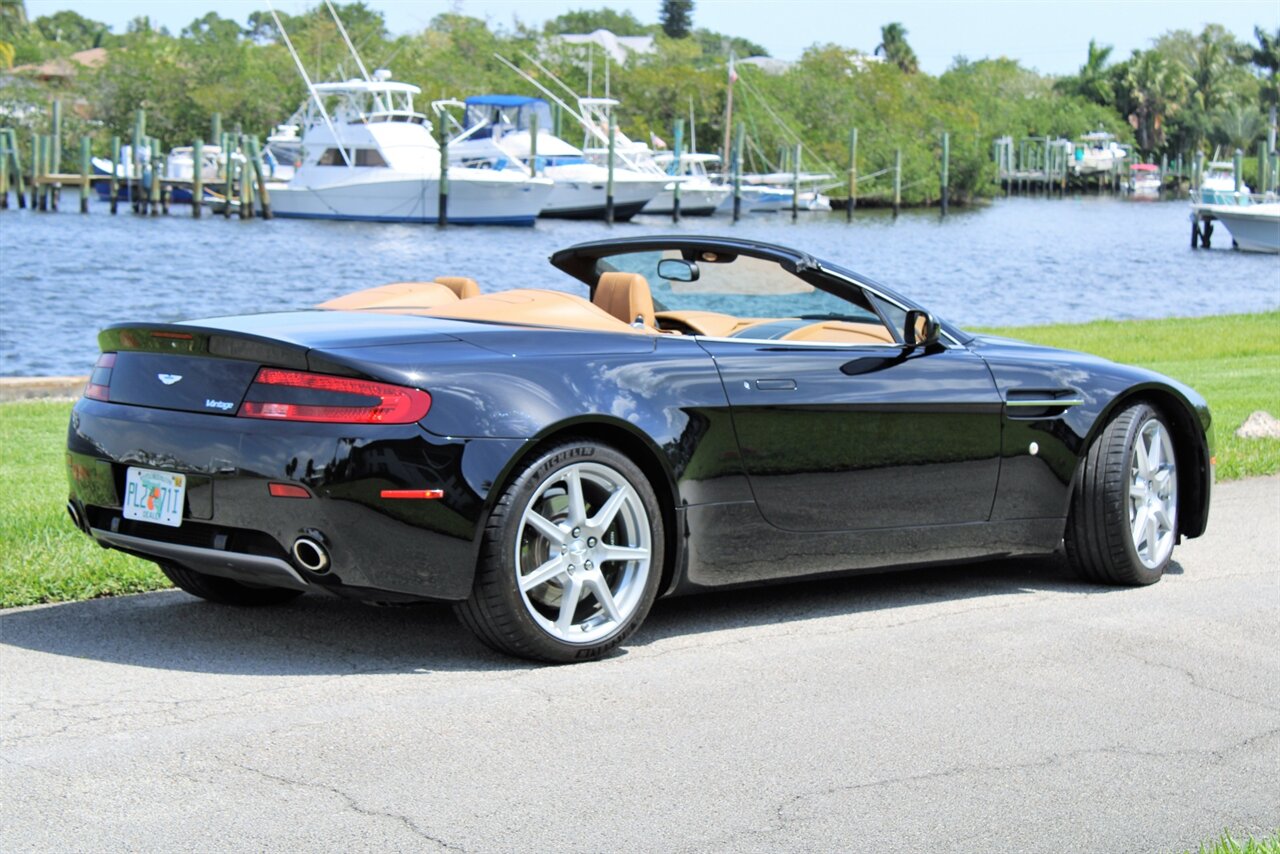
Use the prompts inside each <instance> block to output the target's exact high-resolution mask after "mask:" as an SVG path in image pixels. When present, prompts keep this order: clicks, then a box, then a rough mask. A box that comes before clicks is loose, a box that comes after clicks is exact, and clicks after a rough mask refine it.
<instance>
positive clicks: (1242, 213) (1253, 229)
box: [1193, 202, 1280, 253]
mask: <svg viewBox="0 0 1280 854" xmlns="http://www.w3.org/2000/svg"><path fill="white" fill-rule="evenodd" d="M1206 214H1208V215H1212V216H1213V218H1214V219H1217V220H1218V221H1220V222H1221V223H1222V224H1223V225H1225V226H1226V227H1227V231H1230V232H1231V238H1232V240H1234V241H1235V244H1236V248H1237V249H1240V250H1242V251H1244V252H1270V253H1280V202H1264V203H1262V204H1248V205H1241V204H1226V205H1204V204H1202V205H1196V207H1195V214H1193V215H1198V216H1201V217H1203V216H1204V215H1206Z"/></svg>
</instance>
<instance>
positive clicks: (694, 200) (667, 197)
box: [641, 184, 733, 216]
mask: <svg viewBox="0 0 1280 854" xmlns="http://www.w3.org/2000/svg"><path fill="white" fill-rule="evenodd" d="M732 192H733V188H732V187H727V186H725V185H723V184H706V185H704V186H699V187H691V186H689V185H688V184H683V185H682V186H681V187H680V213H682V214H684V215H685V216H711V215H712V214H713V213H715V212H716V208H718V207H720V205H721V203H723V202H724V200H725V199H726V198H728V197H729V195H730V194H731V193H732ZM675 196H676V194H675V185H674V184H668V185H667V186H666V187H665V188H664V189H663V190H662V192H661V193H658V195H656V196H654V197H653V199H652V200H651V201H650V202H649V203H648V204H647V205H645V206H644V208H643V209H642V210H641V213H646V214H669V213H671V212H672V211H673V210H674V209H675V205H676V203H675Z"/></svg>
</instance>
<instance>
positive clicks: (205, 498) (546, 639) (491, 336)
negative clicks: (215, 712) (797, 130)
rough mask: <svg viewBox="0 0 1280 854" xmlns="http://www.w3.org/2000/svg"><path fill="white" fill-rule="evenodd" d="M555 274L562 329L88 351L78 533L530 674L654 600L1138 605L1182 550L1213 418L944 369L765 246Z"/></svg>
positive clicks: (1024, 372) (666, 255)
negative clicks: (894, 593) (1045, 598)
mask: <svg viewBox="0 0 1280 854" xmlns="http://www.w3.org/2000/svg"><path fill="white" fill-rule="evenodd" d="M551 263H552V264H553V265H555V267H557V268H559V270H561V271H563V273H566V274H568V275H569V276H572V277H573V278H575V279H577V280H578V281H579V282H581V283H582V285H583V286H584V287H583V294H584V296H577V295H574V294H572V293H567V292H563V291H558V290H542V289H515V290H504V291H498V292H494V293H484V292H482V290H481V288H479V287H478V286H477V284H476V282H475V281H473V280H471V279H466V278H460V277H444V278H440V279H437V280H435V281H433V282H417V283H400V284H394V285H386V286H383V287H378V288H372V289H370V290H366V291H360V292H357V293H354V294H349V295H347V296H344V297H340V298H338V299H335V300H332V301H330V302H328V303H325V304H323V305H321V306H319V307H318V308H316V309H310V310H305V311H296V312H285V313H275V314H260V315H251V316H242V317H224V318H215V319H211V320H196V321H190V322H185V323H176V324H160V323H126V324H118V325H115V326H111V327H109V328H107V329H106V330H104V331H103V332H102V333H101V334H100V336H99V340H100V343H101V348H102V356H101V358H100V359H99V360H98V363H97V366H96V367H95V369H94V371H93V375H92V378H91V379H90V381H89V384H88V386H87V387H86V389H85V393H84V397H83V399H81V400H80V401H79V402H78V403H77V405H76V407H75V410H74V412H73V414H72V416H71V424H70V429H69V432H68V439H67V463H68V470H69V476H70V482H71V500H70V502H69V504H68V510H69V511H70V514H71V518H72V520H73V522H74V523H75V524H76V525H77V526H78V527H80V528H81V530H83V531H84V532H85V533H86V534H88V535H89V536H90V537H92V538H93V539H94V540H96V541H97V542H98V543H100V544H101V545H103V546H105V547H109V548H115V549H120V550H122V551H126V552H129V553H131V554H135V555H138V556H141V557H144V558H147V559H149V560H153V561H155V562H156V563H158V564H159V565H160V567H161V569H163V570H164V572H165V574H166V575H168V576H169V578H171V579H172V580H173V582H174V584H176V585H178V586H179V587H181V588H182V589H184V590H186V591H188V592H190V593H193V594H195V595H196V596H200V597H203V598H205V599H208V600H211V601H214V602H223V603H231V604H239V605H261V604H273V603H280V602H285V601H288V600H290V599H292V598H293V597H294V596H297V595H298V594H299V593H302V592H303V591H307V590H325V591H328V592H330V593H335V594H340V595H344V596H350V597H354V598H356V599H361V600H367V601H378V602H396V601H410V600H421V599H431V600H443V601H449V602H454V603H456V609H457V613H458V614H459V616H460V617H461V619H462V620H463V622H465V623H466V624H467V625H468V626H469V627H470V628H471V629H473V630H474V631H475V633H476V634H477V635H478V636H479V637H480V638H481V640H483V641H484V642H485V643H487V644H489V645H490V646H492V647H494V648H496V649H499V650H502V651H505V652H509V653H512V654H515V655H519V656H525V657H529V658H536V659H543V660H548V661H570V660H577V659H587V658H593V657H596V656H599V655H602V654H603V653H605V652H606V651H608V650H610V649H612V648H613V647H615V646H617V645H618V644H620V643H621V642H622V641H623V640H624V639H625V638H626V637H627V636H628V635H630V634H631V633H632V632H633V631H635V629H636V628H637V627H638V626H639V625H640V623H641V621H642V620H643V619H644V617H645V614H646V613H647V612H648V611H649V608H650V606H651V605H652V603H653V601H654V599H655V598H656V597H657V596H660V595H669V594H673V593H680V592H687V591H694V590H705V589H708V588H716V587H724V586H730V585H740V584H749V583H759V582H764V581H772V580H774V579H782V578H794V577H797V576H812V575H814V574H821V573H838V572H849V571H864V570H883V569H889V568H895V567H906V566H921V565H926V564H939V563H952V562H962V561H969V560H974V559H978V558H989V557H993V556H999V555H1015V554H1040V553H1049V552H1053V551H1055V550H1056V549H1057V548H1059V547H1060V546H1063V545H1064V544H1065V550H1066V554H1067V557H1068V559H1069V560H1070V562H1071V564H1072V565H1073V566H1074V567H1075V568H1076V569H1077V570H1079V572H1080V573H1082V574H1083V575H1084V576H1086V577H1087V578H1090V579H1093V580H1096V581H1099V582H1105V583H1113V584H1149V583H1151V582H1154V581H1156V580H1158V579H1159V578H1160V576H1161V574H1162V573H1163V572H1164V570H1165V567H1166V566H1167V565H1168V563H1169V560H1170V555H1171V553H1172V551H1173V547H1174V544H1175V543H1176V542H1177V541H1178V540H1179V538H1181V537H1184V536H1185V537H1196V536H1199V535H1200V534H1201V533H1203V532H1204V530H1205V525H1206V522H1207V520H1208V513H1209V493H1210V488H1211V486H1212V482H1213V469H1212V462H1213V458H1212V456H1211V455H1212V453H1213V433H1212V428H1211V421H1210V416H1209V410H1208V408H1207V406H1206V405H1205V402H1204V400H1202V399H1201V398H1200V396H1199V395H1197V394H1196V393H1195V392H1194V391H1192V390H1191V389H1189V388H1187V387H1186V386H1183V385H1180V384H1179V383H1177V382H1174V381H1173V380H1170V379H1168V378H1166V377H1163V376H1160V375H1158V374H1154V373H1152V372H1150V371H1145V370H1140V369H1137V368H1132V367H1126V366H1123V365H1118V364H1114V363H1112V362H1108V361H1105V360H1103V359H1099V358H1096V357H1093V356H1087V355H1082V354H1079V353H1070V352H1064V351H1060V350H1052V349H1047V348H1043V347H1035V346H1031V345H1028V344H1024V343H1020V342H1017V341H1011V340H1004V339H998V338H992V337H987V336H975V335H971V334H969V333H966V332H964V331H963V330H961V329H958V328H956V327H954V326H952V325H950V324H948V323H946V322H944V321H941V320H940V319H938V318H937V317H934V316H932V315H931V314H930V313H929V312H928V311H926V310H925V309H923V308H921V307H920V306H917V305H916V304H914V303H912V302H911V301H910V300H908V299H905V298H903V297H901V296H899V295H897V294H895V293H894V292H892V291H890V290H889V289H887V288H884V287H881V286H880V285H877V284H875V283H873V282H871V281H869V280H867V279H865V278H863V277H861V276H859V275H857V274H854V273H852V272H849V271H848V270H845V269H842V268H841V267H838V266H836V265H834V264H829V263H827V262H825V261H819V260H817V259H815V258H812V257H810V256H809V255H806V254H805V253H803V252H798V251H795V250H792V249H786V248H782V247H779V246H770V245H766V244H761V243H755V242H750V241H744V240H734V239H730V238H722V237H689V236H671V237H661V236H657V237H640V238H629V239H620V240H606V241H599V242H593V243H584V244H581V245H578V246H573V247H570V248H568V249H565V250H562V251H560V252H557V253H555V254H554V255H553V256H552V257H551ZM588 292H589V295H588Z"/></svg>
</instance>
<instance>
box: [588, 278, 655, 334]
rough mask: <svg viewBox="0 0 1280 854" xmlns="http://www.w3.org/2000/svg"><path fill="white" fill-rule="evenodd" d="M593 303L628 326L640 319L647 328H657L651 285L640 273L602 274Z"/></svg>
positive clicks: (592, 298) (593, 296)
mask: <svg viewBox="0 0 1280 854" xmlns="http://www.w3.org/2000/svg"><path fill="white" fill-rule="evenodd" d="M591 301H592V302H593V303H595V304H596V305H597V306H598V307H600V308H602V309H604V310H605V311H607V312H609V314H612V315H613V316H614V317H616V318H618V320H621V321H622V322H623V323H625V324H627V325H628V326H630V325H631V324H632V323H635V320H636V318H637V317H638V318H641V319H642V320H643V321H644V325H645V326H648V327H655V323H654V319H653V295H652V294H650V293H649V283H648V282H647V281H645V278H644V276H642V275H640V274H639V273H604V274H602V275H601V276H600V281H599V282H597V283H596V292H595V293H594V294H592V296H591Z"/></svg>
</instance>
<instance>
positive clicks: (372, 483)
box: [67, 400, 523, 600]
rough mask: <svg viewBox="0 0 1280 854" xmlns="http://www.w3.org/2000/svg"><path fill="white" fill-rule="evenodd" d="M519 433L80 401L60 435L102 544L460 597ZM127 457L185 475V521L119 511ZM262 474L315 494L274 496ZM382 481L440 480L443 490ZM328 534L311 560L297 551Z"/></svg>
mask: <svg viewBox="0 0 1280 854" xmlns="http://www.w3.org/2000/svg"><path fill="white" fill-rule="evenodd" d="M522 444H523V443H522V442H521V441H519V440H505V439H445V438H441V437H436V436H433V435H432V434H430V433H427V432H426V431H424V430H422V429H421V428H420V427H418V426H417V425H414V424H411V425H404V426H398V425H397V426H391V425H379V426H375V427H367V426H354V425H330V424H299V423H280V422H267V421H256V420H253V419H241V418H234V417H226V416H219V415H206V414H203V413H187V412H171V411H165V410H156V409H148V408H144V407H136V406H122V405H119V404H111V403H101V402H97V401H92V400H81V401H80V402H79V403H78V404H77V405H76V407H75V410H74V411H73V413H72V417H71V423H70V426H69V428H68V434H67V464H68V477H69V481H70V489H71V501H72V503H73V504H74V505H75V506H76V508H77V510H78V511H79V513H80V517H81V519H82V520H83V523H84V524H83V528H84V530H85V532H86V533H87V534H88V535H89V536H91V537H93V538H94V539H95V540H96V541H97V542H98V543H99V544H101V545H103V546H105V547H109V548H115V549H119V550H121V551H126V552H129V553H131V554H135V555H139V556H142V557H145V558H148V559H152V560H157V561H171V562H174V563H178V564H181V565H183V566H186V567H188V568H189V569H191V570H194V571H197V572H205V573H208V574H211V575H221V576H224V577H228V578H232V579H235V580H238V581H244V582H249V583H257V584H266V585H271V586H277V587H290V588H294V589H307V588H313V587H319V588H326V589H330V590H331V591H332V592H335V593H344V592H350V593H353V594H357V595H362V596H368V595H369V594H370V592H371V591H373V592H376V591H383V592H387V593H394V594H397V595H399V596H405V597H413V598H424V599H438V600H459V599H464V598H466V597H467V596H468V595H469V594H470V592H471V585H472V581H473V577H474V569H475V559H476V552H477V536H478V532H479V531H480V530H481V527H480V526H481V523H482V521H483V518H484V515H485V514H486V513H487V509H488V505H487V499H488V495H489V493H490V491H491V489H492V488H493V486H494V484H495V483H497V481H498V479H499V478H500V476H501V473H502V471H503V470H504V469H505V467H506V465H507V463H508V462H509V461H510V459H511V458H512V457H513V456H514V455H515V454H516V453H517V452H518V451H519V449H520V447H521V446H522ZM129 466H139V467H144V468H153V469H161V470H165V471H174V472H182V473H185V474H186V475H187V476H188V478H187V481H188V487H187V495H186V501H185V506H184V512H183V522H182V525H181V526H180V527H176V528H175V527H169V526H164V525H155V524H149V523H145V522H137V521H132V520H128V519H125V518H124V517H123V511H122V509H121V502H120V495H121V493H122V489H123V483H124V473H125V470H126V469H127V468H128V467H129ZM270 483H287V484H293V485H298V486H302V487H303V488H305V489H306V491H307V493H308V495H309V496H310V497H309V498H305V499H302V498H277V497H274V496H272V495H271V494H270V493H269V491H268V484H270ZM383 490H442V491H443V493H444V495H443V497H442V498H440V499H437V500H396V499H385V498H383V497H382V495H381V493H382V491H383ZM301 536H306V537H310V538H311V539H313V540H316V541H318V542H320V543H322V544H323V545H324V547H325V549H326V550H327V551H328V555H329V558H330V565H329V566H328V567H326V569H325V571H323V572H310V571H308V570H307V569H305V568H304V567H303V566H302V565H301V564H300V563H299V562H298V561H297V559H296V558H295V557H293V555H292V553H291V549H292V545H293V543H294V541H295V540H297V539H298V537H301Z"/></svg>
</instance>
